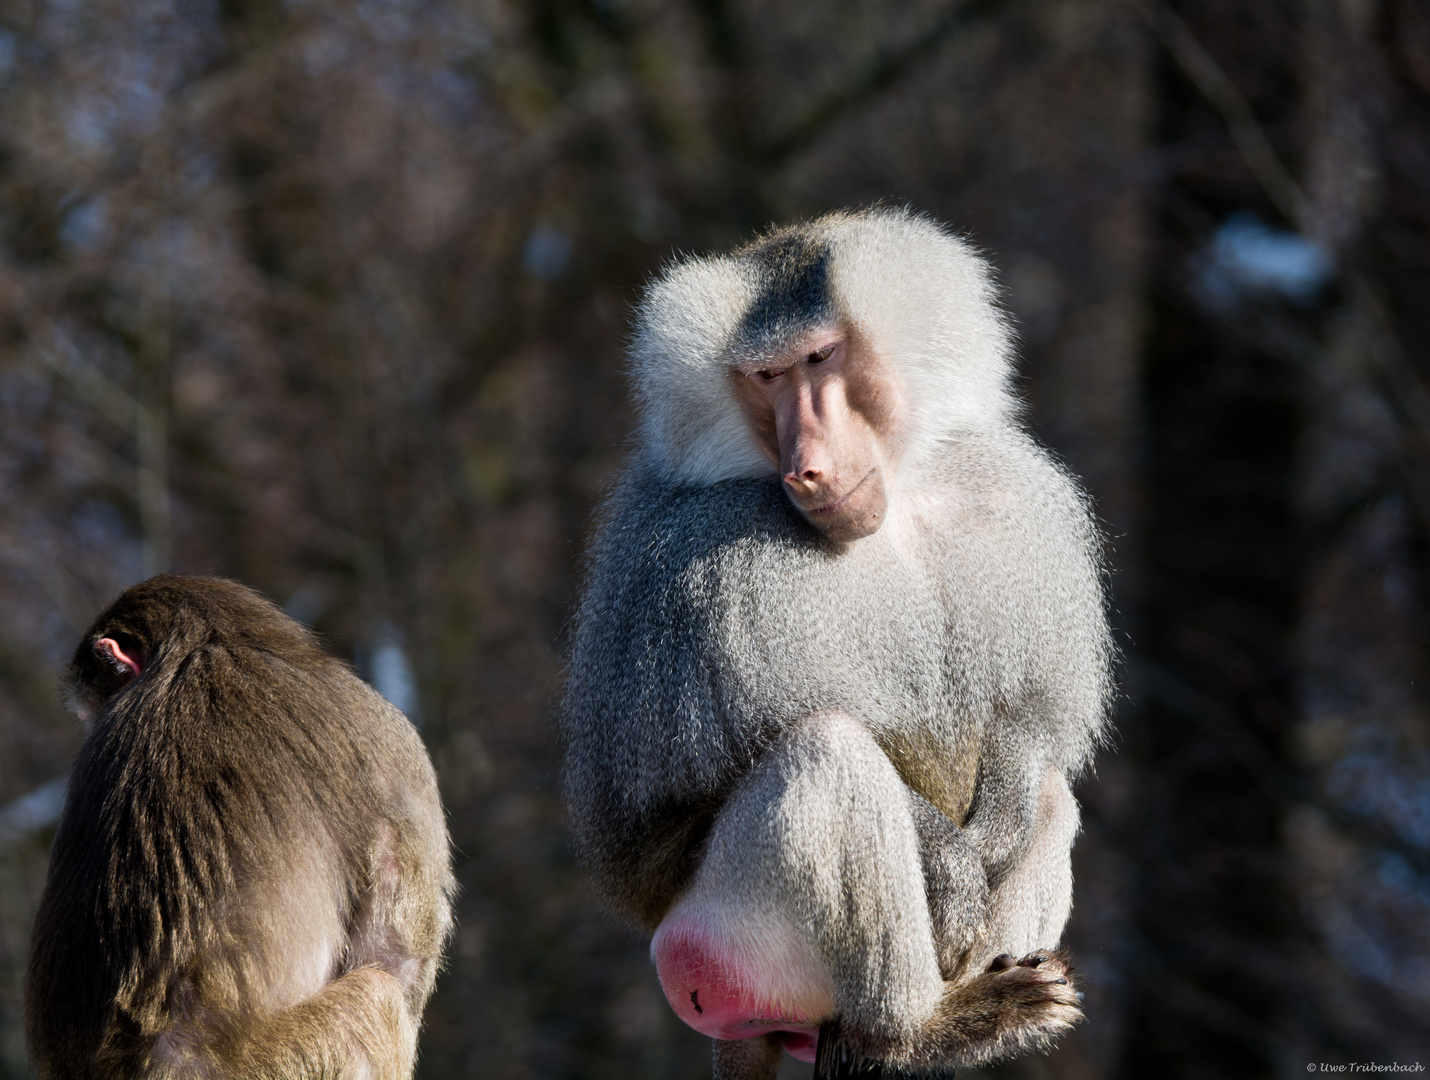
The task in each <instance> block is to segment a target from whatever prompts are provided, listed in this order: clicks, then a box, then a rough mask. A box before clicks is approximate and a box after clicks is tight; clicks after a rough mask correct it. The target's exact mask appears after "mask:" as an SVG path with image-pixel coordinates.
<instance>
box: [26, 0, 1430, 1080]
mask: <svg viewBox="0 0 1430 1080" xmlns="http://www.w3.org/2000/svg"><path fill="white" fill-rule="evenodd" d="M880 200H883V201H890V202H895V203H903V202H907V203H908V204H910V205H912V206H914V207H917V208H919V209H922V210H925V211H927V212H929V213H931V214H934V215H936V216H937V217H939V218H940V219H942V220H943V221H946V222H948V223H950V224H951V225H952V226H953V227H954V228H955V229H957V230H959V231H960V232H962V233H964V234H966V235H968V236H969V237H970V238H971V239H972V240H973V241H974V242H975V243H977V244H979V245H980V246H981V247H983V248H984V249H985V250H986V251H987V252H988V253H989V255H990V257H991V258H992V259H993V261H994V263H995V264H996V265H997V267H998V270H999V274H1000V277H1001V280H1002V282H1003V283H1004V285H1005V286H1006V290H1007V291H1006V302H1007V304H1008V306H1009V308H1010V309H1011V311H1012V312H1013V314H1014V316H1015V317H1016V320H1017V324H1018V326H1019V332H1020V334H1021V339H1022V355H1023V358H1024V360H1023V372H1024V381H1023V385H1024V388H1025V390H1026V395H1027V397H1028V399H1029V401H1030V403H1031V416H1032V418H1033V422H1034V425H1035V427H1036V430H1037V432H1038V434H1039V436H1040V437H1041V438H1042V439H1043V440H1045V441H1046V442H1047V443H1049V444H1050V445H1051V446H1053V447H1054V448H1055V449H1056V451H1057V452H1058V453H1059V454H1060V455H1061V456H1062V457H1063V459H1064V460H1065V461H1066V462H1067V463H1068V464H1069V466H1070V467H1071V468H1072V469H1073V470H1074V471H1075V472H1076V473H1078V474H1079V475H1080V476H1082V477H1083V478H1084V480H1085V481H1086V483H1087V485H1088V487H1089V488H1090V489H1091V491H1092V493H1093V494H1094V496H1095V498H1096V500H1097V506H1098V511H1099V514H1100V516H1101V518H1102V520H1103V521H1104V523H1105V525H1106V530H1107V533H1108V535H1109V537H1110V538H1111V558H1112V563H1113V567H1114V571H1113V574H1112V577H1111V586H1112V593H1113V597H1114V601H1115V618H1116V621H1117V624H1118V627H1119V635H1120V642H1121V645H1122V648H1123V651H1124V654H1125V664H1124V668H1123V678H1122V686H1123V695H1122V698H1121V701H1120V704H1119V710H1118V711H1119V717H1118V726H1119V730H1120V736H1119V738H1118V741H1117V743H1116V746H1115V747H1114V748H1113V749H1111V750H1109V751H1108V752H1107V753H1105V754H1104V755H1103V756H1102V757H1101V759H1100V761H1099V764H1098V770H1097V774H1096V777H1095V778H1093V779H1090V780H1088V781H1087V782H1085V783H1084V784H1083V785H1082V787H1081V789H1080V795H1081V798H1082V800H1083V803H1084V807H1085V817H1086V828H1085V832H1084V835H1083V837H1082V839H1081V840H1080V842H1079V845H1078V848H1077V851H1076V873H1077V907H1076V910H1075V912H1074V914H1073V921H1072V924H1071V926H1070V929H1069V938H1070V941H1071V944H1072V946H1073V948H1074V949H1075V951H1076V954H1077V956H1078V960H1079V963H1080V965H1081V967H1082V969H1083V971H1084V973H1085V977H1086V981H1087V984H1088V1007H1089V1020H1088V1022H1087V1023H1086V1024H1085V1025H1084V1026H1083V1027H1082V1028H1081V1029H1080V1030H1079V1031H1078V1032H1077V1033H1076V1034H1075V1035H1074V1036H1072V1037H1070V1038H1068V1039H1066V1040H1065V1041H1064V1043H1063V1045H1062V1047H1061V1048H1060V1049H1058V1050H1057V1051H1056V1052H1054V1053H1053V1054H1051V1055H1049V1056H1047V1057H1038V1058H1032V1059H1027V1060H1025V1061H1023V1062H1020V1063H1018V1064H1016V1065H1014V1066H1009V1067H1006V1068H1005V1069H1003V1070H1000V1073H1001V1074H1002V1075H1006V1076H1019V1077H1062V1078H1083V1077H1087V1078H1092V1077H1107V1078H1114V1077H1138V1078H1140V1077H1150V1076H1156V1077H1168V1078H1188V1080H1191V1078H1202V1077H1206V1078H1239V1077H1270V1076H1284V1077H1291V1076H1297V1075H1301V1074H1304V1073H1305V1072H1306V1071H1307V1065H1308V1063H1320V1062H1326V1063H1331V1064H1339V1063H1345V1062H1349V1061H1361V1062H1365V1061H1379V1062H1382V1063H1386V1064H1388V1063H1390V1062H1392V1061H1394V1060H1396V1059H1397V1058H1398V1059H1399V1060H1400V1061H1402V1062H1407V1061H1409V1062H1413V1061H1415V1060H1417V1058H1418V1059H1419V1060H1421V1061H1422V1062H1424V1063H1425V1064H1426V1065H1427V1067H1430V1061H1426V1060H1425V1059H1426V1058H1427V1057H1430V1021H1427V1019H1426V1017H1427V1015H1430V1012H1427V1010H1430V982H1427V978H1426V972H1427V971H1430V854H1428V852H1430V744H1427V711H1426V710H1427V699H1426V694H1425V689H1426V680H1427V679H1430V673H1427V672H1426V670H1425V660H1426V656H1427V644H1430V643H1428V642H1427V630H1428V629H1430V627H1427V620H1426V611H1427V597H1430V584H1427V576H1426V566H1427V563H1426V555H1427V547H1426V545H1427V539H1430V469H1427V464H1430V462H1427V456H1428V455H1430V391H1427V380H1430V8H1427V6H1426V5H1425V4H1424V3H1423V2H1421V0H1256V2H1255V3H1248V2H1246V0H1185V2H1179V3H1176V4H1175V5H1174V6H1166V4H1165V0H1142V2H1132V0H910V2H908V3H901V4H893V3H888V2H885V0H830V2H828V3H822V4H820V3H811V2H804V0H800V2H792V0H786V2H782V3H778V4H776V3H769V2H766V3H760V2H757V0H450V2H427V0H357V2H341V0H212V2H204V0H193V2H189V0H171V2H165V0H108V2H106V0H90V2H81V0H56V2H53V3H50V4H40V3H26V2H23V0H0V612H3V618H0V1075H5V1076H10V1075H13V1076H22V1075H24V1074H25V1069H24V1050H23V1040H22V1034H21V1021H20V1016H21V1001H20V986H19V979H20V972H21V970H22V967H23V958H24V953H25V947H26V936H27V932H28V927H29V921H30V919H31V917H32V914H33V911H34V906H35V903H36V900H37V897H38V895H39V890H40V887H41V885H42V882H43V878H44V872H45V853H46V849H47V846H48V844H49V840H50V837H51V833H52V823H53V820H54V816H55V813H56V812H57V809H58V799H57V792H58V790H59V788H58V787H57V785H56V784H55V783H54V781H55V780H56V778H59V777H62V776H63V774H64V772H65V769H66V767H67V763H68V761H69V758H70V756H71V755H72V754H73V752H74V751H75V749H76V747H77V745H78V742H79V739H80V733H79V729H78V726H77V724H76V723H75V722H74V721H73V720H72V719H71V718H69V717H68V716H67V715H66V714H65V713H64V712H63V710H62V709H61V708H60V706H59V704H58V702H57V699H56V690H55V685H56V679H57V674H58V672H59V670H60V668H61V667H62V665H63V663H64V661H65V660H66V659H67V656H68V654H69V652H70V651H71V650H72V649H73V647H74V644H75V641H76V640H77V638H78V635H79V633H80V632H81V631H82V630H83V628H84V626H85V625H86V624H87V623H88V622H89V620H90V619H91V618H92V617H93V615H94V614H95V613H96V612H97V610H98V609H99V608H100V607H101V606H102V605H103V604H104V602H105V601H106V600H107V599H108V598H109V597H110V596H111V595H112V594H113V593H114V592H115V591H116V590H118V589H119V588H120V587H122V586H123V585H125V584H127V583H129V582H132V581H134V580H137V579H139V578H141V577H143V576H145V575H147V574H149V573H151V572H153V571H155V570H157V569H161V568H166V567H169V568H174V569H179V570H186V571H206V572H217V573H221V574H227V575H231V576H234V577H238V578H240V579H242V580H244V581H246V582H249V583H250V584H253V585H255V586H257V587H258V588H260V589H263V590H264V591H266V592H267V593H268V594H269V595H271V596H273V597H274V598H275V599H277V600H278V601H279V602H280V603H283V604H285V605H286V606H287V607H288V609H289V610H290V611H291V612H292V613H293V614H295V615H296V616H297V617H299V618H301V619H303V620H305V621H307V622H309V623H310V624H312V625H313V626H314V627H316V628H317V629H318V630H319V631H320V632H321V633H322V634H324V635H325V636H326V637H327V639H328V640H329V641H330V642H331V644H332V645H333V646H334V647H335V648H336V649H338V650H339V651H341V652H342V653H344V654H346V655H348V656H350V657H352V658H353V659H354V660H355V662H356V663H357V664H358V665H359V668H360V670H362V671H363V672H364V673H365V674H367V675H368V676H369V677H370V678H372V679H373V680H374V681H375V682H376V683H377V685H378V686H379V688H381V689H383V690H384V692H386V693H387V694H388V695H389V696H390V697H393V698H394V700H397V701H398V703H399V704H400V705H403V706H404V707H406V708H408V710H409V711H410V712H411V713H412V714H413V715H414V718H415V719H417V720H418V721H419V723H420V724H421V727H422V732H423V735H424V736H425V738H426V739H427V742H428V745H429V746H430V747H431V750H432V753H433V756H434V758H435V760H436V762H437V765H438V769H439V771H440V774H441V777H442V783H443V789H444V796H445V799H446V802H447V805H448V807H449V809H450V813H451V824H452V830H453V835H454V838H455V841H456V844H457V848H458V851H459V855H458V871H459V874H460V877H461V881H462V886H463V893H462V897H461V901H460V918H461V926H460V929H459V931H458V933H457V936H456V938H455V940H454V942H453V946H452V955H451V962H450V967H449V970H448V971H447V972H446V974H445V975H444V976H443V977H442V980H441V982H440V984H439V988H438V992H437V995H436V997H435V998H434V999H433V1001H432V1004H431V1006H430V1008H429V1010H428V1017H427V1028H426V1031H425V1034H424V1039H423V1056H422V1063H421V1070H420V1072H421V1075H422V1076H423V1077H433V1078H435V1077H458V1076H463V1077H465V1076H476V1077H490V1078H495V1080H520V1078H526V1077H533V1078H534V1077H541V1078H572V1080H606V1078H610V1080H636V1078H685V1077H699V1076H703V1075H708V1064H707V1054H708V1050H707V1044H706V1042H705V1041H704V1040H703V1039H701V1038H700V1037H698V1036H695V1035H694V1034H693V1033H691V1032H689V1031H687V1030H685V1029H684V1028H682V1027H681V1026H680V1025H679V1024H678V1023H677V1022H676V1021H675V1020H674V1018H673V1017H672V1015H671V1014H670V1013H669V1010H668V1009H667V1007H666V1005H665V1003H664V1001H663V999H662V998H661V996H660V993H659V989H658V987H657V984H656V982H655V979H654V975H653V973H652V971H651V970H650V967H649V964H648V961H647V960H646V958H645V949H644V943H643V942H642V941H641V940H639V939H638V938H637V937H636V936H635V935H633V934H631V933H629V932H627V931H625V930H623V929H622V928H621V927H619V926H618V925H616V924H615V923H614V922H613V921H611V920H610V919H609V918H607V917H605V916H603V915H602V914H601V913H600V912H599V910H598V909H597V908H596V907H595V905H594V903H593V901H592V899H591V896H590V894H589V891H588V889H587V888H586V886H585V885H584V884H583V882H582V878H581V876H580V873H579V871H578V870H577V869H576V868H575V867H574V866H573V863H572V860H571V857H570V855H569V853H568V850H567V848H566V841H565V827H564V821H563V815H562V810H561V805H560V798H559V746H558V743H557V739H556V737H555V734H554V731H553V725H552V714H551V701H552V697H553V694H554V693H555V692H556V690H557V689H558V687H559V685H560V681H561V660H560V648H561V646H560V636H561V632H562V626H563V622H564V620H565V619H566V618H567V615H568V613H569V611H570V608H571V603H572V598H573V595H574V590H575V587H576V581H577V572H578V559H579V554H580V552H581V550H582V547H583V544H584V541H585V537H586V535H587V532H588V529H589V518H590V511H591V508H592V505H593V503H594V502H595V500H596V499H597V498H598V497H599V495H600V492H601V490H602V485H603V484H604V483H606V482H607V480H608V478H609V477H610V475H611V473H612V471H613V470H614V469H615V468H616V467H617V465H618V462H619V460H620V457H621V454H622V447H623V439H624V438H625V433H626V431H627V430H628V427H629V423H630V412H629V408H628V406H627V404H626V399H625V387H624V385H623V378H622V374H621V367H622V352H621V349H622V337H623V334H624V333H625V328H626V325H627V314H628V310H629V305H630V304H631V302H632V300H633V299H634V297H635V296H636V295H637V288H638V286H639V283H640V282H641V281H642V280H643V278H644V277H645V276H646V275H647V274H649V273H650V272H651V271H652V270H653V269H655V268H656V267H657V266H658V265H659V264H660V263H661V261H662V260H663V259H666V258H668V257H670V256H671V254H672V253H673V252H676V251H708V250H712V249H718V248H720V247H724V246H726V245H729V244H732V243H734V242H737V241H739V240H740V239H742V238H744V237H746V236H748V235H750V233H751V231H752V230H755V229H758V228H761V227H763V226H765V225H767V224H769V223H771V222H782V221H787V220H791V219H795V218H799V217H803V216H809V215H813V214H818V213H820V212H823V211H825V210H828V209H831V208H838V207H844V206H852V205H867V204H869V203H872V202H875V201H880ZM1417 684H1418V685H1417ZM789 1075H790V1076H795V1075H801V1072H800V1071H799V1070H796V1069H793V1068H791V1070H790V1071H789ZM802 1075H808V1067H804V1069H803V1073H802Z"/></svg>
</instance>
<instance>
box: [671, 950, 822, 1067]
mask: <svg viewBox="0 0 1430 1080" xmlns="http://www.w3.org/2000/svg"><path fill="white" fill-rule="evenodd" d="M703 937H704V935H701V934H699V933H698V932H696V933H682V932H681V928H671V929H670V930H669V931H667V932H662V933H661V934H660V935H659V939H658V940H657V942H656V949H655V965H656V973H657V974H658V975H659V977H660V988H661V989H662V990H664V991H665V999H666V1001H668V1002H670V1007H671V1008H672V1009H674V1010H675V1015H676V1016H678V1017H680V1019H682V1020H684V1021H685V1022H686V1023H687V1024H689V1025H690V1026H691V1027H693V1028H694V1029H695V1030H696V1031H698V1032H700V1033H701V1034H702V1035H709V1036H710V1037H711V1038H713V1039H753V1038H756V1037H758V1036H760V1035H768V1034H770V1033H771V1032H778V1033H779V1034H780V1036H781V1038H782V1041H783V1043H784V1048H785V1049H786V1050H788V1051H789V1052H790V1054H791V1055H792V1056H793V1057H795V1058H797V1059H799V1060H800V1061H808V1062H813V1061H814V1055H815V1050H816V1049H817V1048H818V1044H819V1022H818V1020H812V1019H811V1018H809V1017H807V1016H805V1015H803V1013H802V1012H801V1011H800V1010H798V1009H789V1008H785V1009H783V1010H781V1009H780V1008H779V1007H778V1006H776V1005H775V1004H774V1003H773V1002H772V1001H770V1000H769V997H768V995H761V994H760V993H758V992H757V991H755V990H752V989H751V988H750V987H749V986H748V985H745V984H743V983H742V981H741V979H740V973H739V968H738V966H737V962H736V961H735V959H734V958H733V957H731V956H727V955H722V954H721V953H720V951H719V950H717V949H715V948H714V947H712V946H711V945H710V944H709V943H708V942H707V941H705V940H702V938H703Z"/></svg>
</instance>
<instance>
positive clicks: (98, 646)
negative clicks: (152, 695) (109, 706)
mask: <svg viewBox="0 0 1430 1080" xmlns="http://www.w3.org/2000/svg"><path fill="white" fill-rule="evenodd" d="M94 651H95V652H97V653H99V655H100V656H103V657H105V658H106V659H107V660H109V662H110V663H112V664H113V665H114V666H115V667H117V668H119V669H120V671H121V672H124V671H127V672H129V674H128V676H126V679H132V678H134V676H136V675H138V674H139V672H141V671H143V670H144V665H143V664H141V663H140V662H139V658H138V657H137V656H130V655H129V654H128V653H126V652H125V651H124V650H123V649H121V648H120V647H119V642H117V641H115V640H114V639H113V638H108V637H105V638H100V639H99V640H98V641H96V642H95V643H94Z"/></svg>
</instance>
